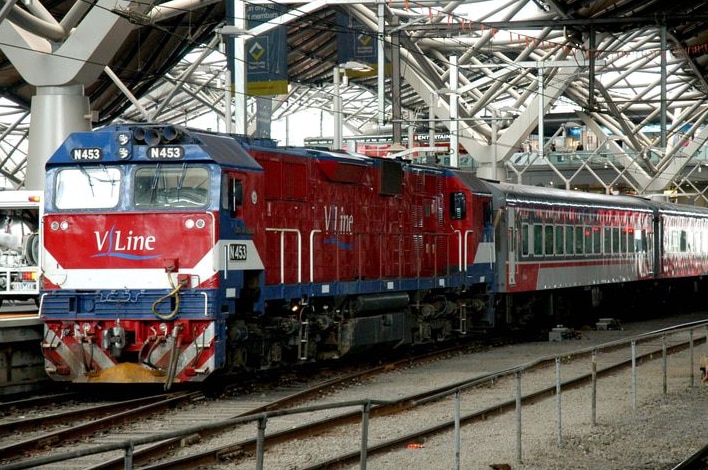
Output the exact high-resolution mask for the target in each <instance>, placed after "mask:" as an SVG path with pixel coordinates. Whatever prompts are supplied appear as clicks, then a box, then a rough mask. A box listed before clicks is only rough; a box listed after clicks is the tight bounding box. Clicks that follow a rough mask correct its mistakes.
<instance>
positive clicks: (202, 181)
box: [40, 125, 708, 388]
mask: <svg viewBox="0 0 708 470" xmlns="http://www.w3.org/2000/svg"><path fill="white" fill-rule="evenodd" d="M42 230H43V236H42V241H43V253H42V254H43V256H42V257H41V259H42V285H43V287H42V293H41V302H40V313H41V317H42V319H43V321H44V324H45V334H44V339H43V342H42V350H43V352H44V355H45V358H46V361H45V364H46V371H47V373H48V374H49V376H50V377H51V378H52V379H54V380H57V381H71V382H75V383H86V382H89V383H163V384H164V386H165V388H170V387H171V386H172V385H173V384H175V383H186V382H201V381H204V380H205V379H207V378H208V377H210V376H212V375H214V374H218V373H226V372H234V373H238V372H239V371H246V370H262V369H267V368H273V367H278V366H282V365H284V364H297V363H303V362H313V361H322V360H328V359H337V358H341V357H343V356H347V355H353V354H356V353H361V352H365V351H371V350H374V349H382V348H383V349H387V348H388V349H390V348H396V347H401V346H409V345H419V344H424V343H435V342H441V341H446V340H451V339H456V338H461V337H466V336H471V335H474V334H483V333H485V332H489V331H490V330H492V329H493V328H517V329H524V328H529V327H531V326H534V327H537V326H546V327H547V326H553V325H555V324H556V323H558V322H566V323H568V322H573V321H581V320H582V321H585V320H586V319H587V318H591V317H592V315H595V318H596V317H597V315H598V314H604V316H607V311H608V310H607V309H608V306H610V305H611V308H613V309H614V308H618V305H619V303H620V302H621V303H623V305H626V308H628V309H630V308H634V309H636V308H637V306H636V305H633V303H636V302H638V301H641V300H646V301H647V302H648V301H649V300H648V299H649V294H653V295H657V297H656V298H658V299H662V298H665V297H662V296H661V295H659V293H666V292H674V293H675V292H682V291H686V292H695V291H696V289H697V288H698V287H699V283H700V282H702V280H703V278H702V276H703V275H704V274H705V273H706V272H708V210H706V209H701V208H698V207H688V206H677V205H672V204H668V203H658V202H652V201H649V200H644V199H640V198H634V197H629V196H609V195H594V194H587V193H580V192H570V191H558V190H548V189H544V188H535V187H524V186H520V185H509V184H497V183H491V182H486V181H482V180H480V179H478V178H477V177H476V176H475V175H474V174H473V173H471V172H469V171H462V170H458V169H453V168H444V167H439V166H424V165H418V164H413V163H411V162H408V161H404V160H396V159H385V158H376V157H365V156H361V155H354V154H348V153H344V152H330V151H321V150H311V149H305V148H299V149H295V148H292V149H283V148H277V147H276V146H275V145H274V143H273V142H272V141H270V140H260V141H259V140H253V139H248V138H245V137H241V136H235V135H223V134H215V133H208V132H203V131H194V130H189V129H184V128H179V127H175V126H171V125H118V126H112V127H109V128H105V129H102V130H99V131H95V132H84V133H76V134H72V135H71V136H70V137H69V138H68V139H67V140H66V141H65V142H64V144H63V145H62V146H61V147H60V148H59V149H58V150H57V151H56V153H55V154H54V155H53V156H52V157H51V158H50V159H49V161H48V162H47V166H46V197H45V207H44V216H43V221H42ZM681 281H688V282H681ZM630 288H631V292H630V290H629V289H630ZM636 292H643V294H642V295H636V296H635V295H632V294H634V293H636ZM662 295H663V294H662ZM610 302H612V303H611V304H610Z"/></svg>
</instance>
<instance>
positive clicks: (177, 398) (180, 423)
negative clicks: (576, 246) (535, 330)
mask: <svg viewBox="0 0 708 470" xmlns="http://www.w3.org/2000/svg"><path fill="white" fill-rule="evenodd" d="M470 347H471V346H469V345H467V346H457V347H453V348H449V349H446V350H441V351H436V352H432V353H424V354H421V355H419V356H417V357H414V358H405V359H399V360H397V361H395V362H390V363H387V364H385V365H379V366H375V367H371V368H368V369H364V370H359V371H356V372H353V373H350V374H339V375H338V376H337V377H335V378H331V379H328V380H320V381H319V382H318V383H317V384H316V385H313V386H307V385H302V384H301V385H297V384H296V385H289V386H286V387H284V388H281V390H279V391H276V392H272V391H271V392H268V397H267V398H266V399H264V398H261V397H260V396H259V394H252V396H251V397H250V398H247V397H244V396H241V395H238V396H236V397H234V398H233V399H231V400H226V399H222V400H219V401H218V402H219V403H220V405H215V402H212V401H209V400H206V399H205V397H204V395H203V394H202V393H201V392H194V393H172V394H165V395H160V396H150V397H143V398H138V399H134V400H126V401H120V402H115V403H108V404H100V405H96V406H92V407H80V408H74V409H70V410H68V411H62V412H56V413H52V412H49V413H45V414H44V415H40V416H37V417H32V418H23V419H15V420H11V421H7V422H4V423H0V437H2V440H3V445H1V446H0V455H2V461H0V463H3V462H4V463H6V464H7V465H9V466H10V468H15V467H16V468H30V467H33V466H34V465H35V464H34V463H28V460H27V457H29V458H30V459H39V460H41V459H42V457H41V455H42V454H43V451H46V449H47V448H51V451H52V453H53V454H57V453H59V452H61V451H62V450H64V449H66V450H67V451H68V452H71V453H74V454H76V455H77V456H79V455H80V454H82V453H83V451H82V450H81V448H83V447H87V446H90V445H101V444H105V443H110V442H116V441H118V440H127V439H131V438H140V437H144V436H146V435H148V434H149V433H150V432H153V433H154V432H156V430H160V431H166V430H169V429H167V428H166V427H165V426H164V423H165V421H166V420H167V421H169V422H170V423H171V424H170V425H171V426H172V427H176V428H186V427H189V426H190V425H194V423H199V422H205V423H209V422H213V421H214V416H219V417H220V418H221V419H224V418H227V417H229V416H231V417H232V418H237V417H241V416H245V415H250V414H255V413H265V412H269V411H273V410H281V409H285V408H288V407H293V406H295V405H297V404H298V403H301V402H303V401H306V400H310V399H313V397H317V396H321V395H323V394H327V393H329V392H330V391H332V390H336V389H338V388H342V387H346V386H348V385H347V384H349V383H353V382H361V381H364V380H366V379H368V378H370V377H373V376H376V375H379V374H383V373H387V372H391V371H394V370H398V369H401V368H404V367H409V366H413V365H415V364H421V363H425V362H428V361H434V360H437V359H439V358H443V357H446V356H449V355H451V354H458V353H460V351H465V350H469V349H470ZM293 389H294V391H293ZM274 395H277V397H276V398H274ZM58 398H59V397H58ZM60 398H61V399H67V400H69V399H76V398H78V395H75V394H66V395H65V396H60ZM47 402H49V403H52V402H51V397H38V398H37V399H34V400H33V401H32V402H27V403H20V402H16V403H15V404H14V405H12V406H10V405H9V404H8V408H7V409H8V410H11V409H16V408H18V407H21V406H25V407H29V406H38V405H41V404H42V403H47ZM200 402H201V403H206V402H209V403H208V406H206V407H208V408H209V411H208V412H206V411H205V410H204V408H206V407H202V406H197V405H196V404H197V403H200ZM185 404H190V405H192V406H193V409H192V410H191V411H190V410H186V411H185V410H182V411H181V412H180V413H175V414H174V415H170V416H167V415H165V414H161V413H162V412H164V411H165V410H167V409H171V408H175V407H178V406H183V405H185ZM214 408H217V409H216V410H214ZM231 413H234V414H231ZM155 416H157V421H158V424H157V425H156V424H155V422H154V419H153V420H151V421H147V422H146V419H147V418H148V417H155ZM136 423H137V424H136ZM140 423H143V424H140ZM51 427H55V428H57V429H54V430H50V431H37V430H38V429H43V430H46V429H48V428H51ZM126 428H131V429H132V431H123V429H126ZM223 432H224V429H223V428H218V427H217V428H214V429H212V430H210V431H209V432H205V431H204V432H202V433H201V436H200V438H205V437H208V436H209V435H212V434H219V433H223ZM93 436H103V437H99V438H97V439H96V438H94V437H93ZM77 440H82V441H84V442H83V443H82V445H81V446H75V445H73V443H75V442H76V441H77ZM183 445H185V440H184V439H182V438H175V439H168V440H165V441H164V442H160V443H157V444H152V445H150V446H144V447H143V448H139V449H136V450H135V452H134V454H133V456H132V458H133V460H134V462H135V463H140V462H145V461H148V460H152V459H155V458H156V457H157V456H161V455H164V454H165V453H169V452H170V451H171V450H172V449H174V448H175V447H179V446H183ZM114 454H115V453H114ZM123 461H124V457H123V455H122V454H121V455H116V456H115V457H111V458H108V459H106V458H102V459H101V460H100V462H96V461H95V459H93V460H89V461H88V464H87V465H84V464H78V463H76V462H74V463H72V464H71V465H70V466H67V467H65V468H86V467H90V468H93V469H99V468H124V463H123ZM77 466H78V467H77ZM52 468H59V467H56V466H55V467H52Z"/></svg>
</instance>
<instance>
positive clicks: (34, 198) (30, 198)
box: [27, 196, 42, 202]
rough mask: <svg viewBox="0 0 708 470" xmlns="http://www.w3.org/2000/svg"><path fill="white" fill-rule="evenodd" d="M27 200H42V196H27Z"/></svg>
mask: <svg viewBox="0 0 708 470" xmlns="http://www.w3.org/2000/svg"><path fill="white" fill-rule="evenodd" d="M27 200H28V201H29V202H40V201H41V200H42V198H40V197H39V196H29V197H27Z"/></svg>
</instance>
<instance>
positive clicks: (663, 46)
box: [659, 24, 666, 153]
mask: <svg viewBox="0 0 708 470" xmlns="http://www.w3.org/2000/svg"><path fill="white" fill-rule="evenodd" d="M660 93H661V98H660V103H659V104H660V106H661V111H660V112H659V119H660V120H661V121H660V125H661V129H660V132H661V144H660V146H661V148H662V150H663V151H664V153H666V25H665V24H664V25H662V26H661V92H660Z"/></svg>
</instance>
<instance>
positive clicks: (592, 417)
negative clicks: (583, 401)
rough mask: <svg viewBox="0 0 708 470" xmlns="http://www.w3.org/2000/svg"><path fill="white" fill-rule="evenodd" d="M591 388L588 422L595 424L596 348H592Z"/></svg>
mask: <svg viewBox="0 0 708 470" xmlns="http://www.w3.org/2000/svg"><path fill="white" fill-rule="evenodd" d="M591 371H592V372H591V373H592V390H591V391H590V402H591V403H590V422H591V423H592V425H593V426H596V425H597V349H593V350H592V363H591Z"/></svg>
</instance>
